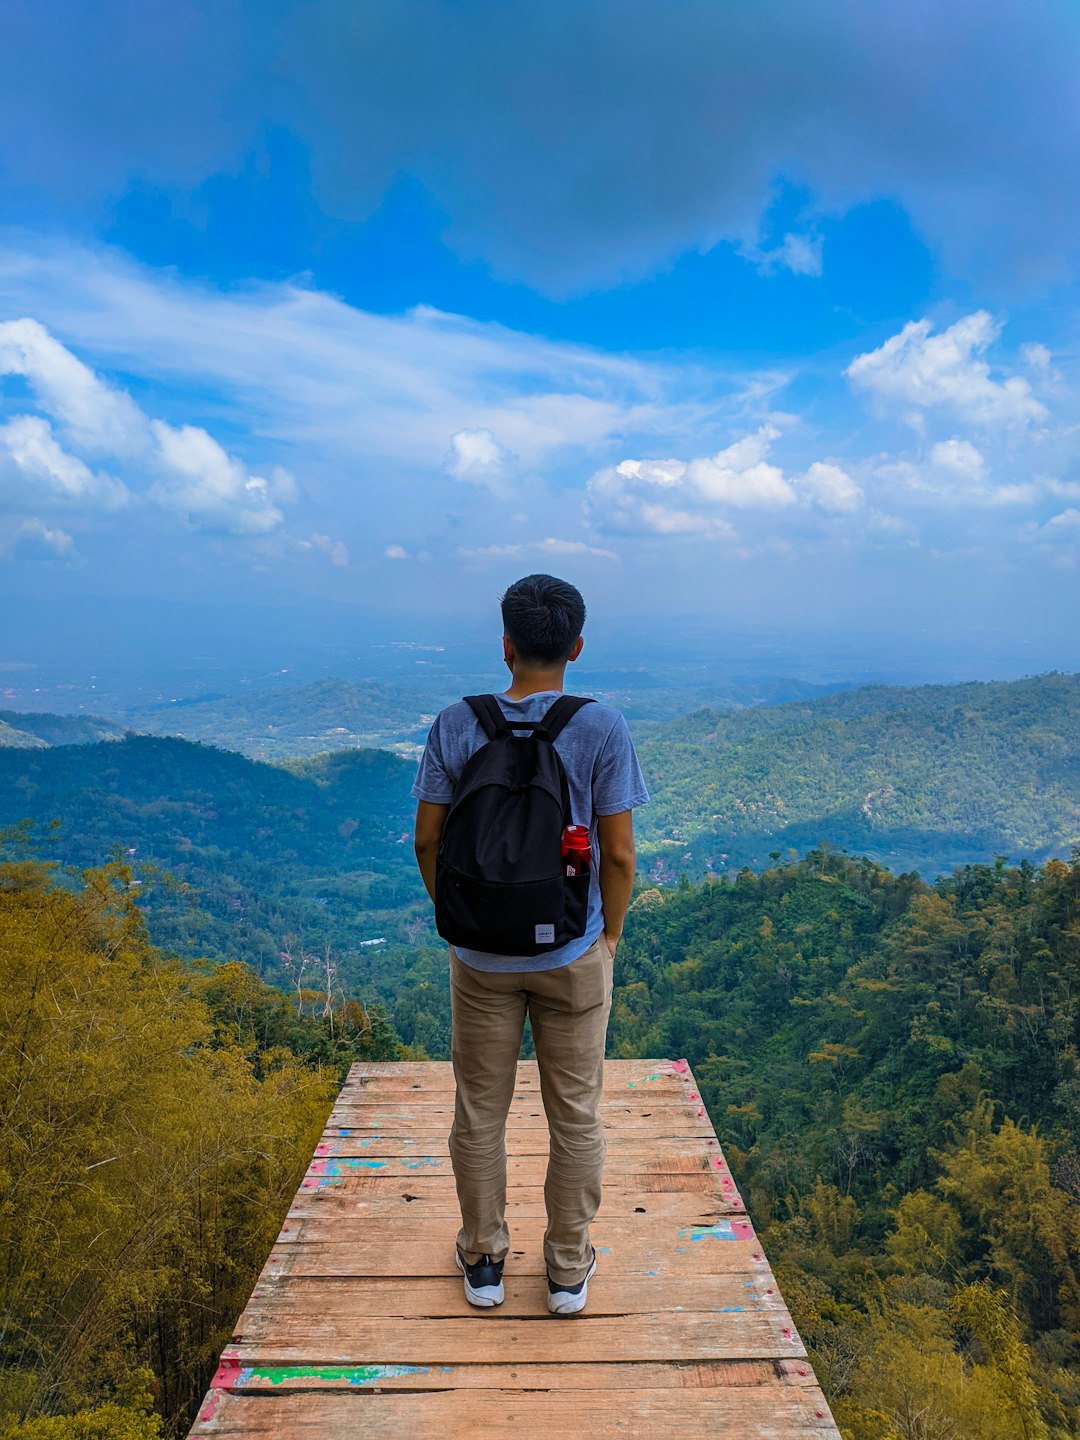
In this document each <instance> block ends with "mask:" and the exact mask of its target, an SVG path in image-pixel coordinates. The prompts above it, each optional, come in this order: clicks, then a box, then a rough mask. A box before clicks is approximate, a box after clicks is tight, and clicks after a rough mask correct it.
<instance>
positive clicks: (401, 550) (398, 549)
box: [383, 545, 409, 560]
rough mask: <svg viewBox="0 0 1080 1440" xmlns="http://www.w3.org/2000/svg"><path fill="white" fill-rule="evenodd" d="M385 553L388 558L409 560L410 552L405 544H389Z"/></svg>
mask: <svg viewBox="0 0 1080 1440" xmlns="http://www.w3.org/2000/svg"><path fill="white" fill-rule="evenodd" d="M383 555H384V556H385V557H386V559H387V560H407V559H408V558H409V552H408V551H407V550H406V549H405V546H404V545H387V547H386V549H385V550H384V551H383Z"/></svg>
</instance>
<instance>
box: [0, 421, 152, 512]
mask: <svg viewBox="0 0 1080 1440" xmlns="http://www.w3.org/2000/svg"><path fill="white" fill-rule="evenodd" d="M128 498H129V497H128V491H127V489H126V487H125V486H124V485H123V484H122V483H121V482H120V481H119V480H116V479H114V478H113V476H111V475H106V474H104V473H102V472H100V471H93V470H91V469H90V467H89V466H88V465H87V464H86V463H85V462H84V461H82V460H80V459H79V457H78V456H77V455H72V454H69V453H68V451H66V450H65V449H64V448H63V446H62V445H60V443H59V442H58V441H57V439H56V436H55V435H54V434H53V431H52V426H51V425H50V424H49V422H48V421H47V420H44V419H42V417H41V416H40V415H16V416H15V417H14V419H12V420H9V421H8V422H7V423H6V424H4V425H0V505H3V506H4V507H5V508H8V509H11V508H15V509H23V508H27V507H29V508H32V509H37V508H39V507H40V506H43V505H45V506H49V507H50V508H55V509H76V510H92V511H110V510H117V509H119V508H120V506H122V505H123V504H124V503H125V502H126V501H127V499H128Z"/></svg>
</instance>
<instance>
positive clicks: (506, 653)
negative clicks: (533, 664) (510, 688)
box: [503, 635, 517, 673]
mask: <svg viewBox="0 0 1080 1440" xmlns="http://www.w3.org/2000/svg"><path fill="white" fill-rule="evenodd" d="M516 659H517V651H516V650H515V649H514V642H513V641H512V640H511V639H510V636H509V635H504V636H503V660H504V661H505V663H506V667H507V669H508V670H510V671H511V673H512V672H513V669H514V661H515V660H516Z"/></svg>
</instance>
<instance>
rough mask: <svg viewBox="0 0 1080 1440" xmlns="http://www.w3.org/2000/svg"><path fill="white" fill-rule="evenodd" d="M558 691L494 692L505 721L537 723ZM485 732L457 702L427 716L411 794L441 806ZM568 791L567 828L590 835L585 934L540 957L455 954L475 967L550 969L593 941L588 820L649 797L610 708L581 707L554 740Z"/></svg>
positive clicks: (595, 869) (600, 920)
mask: <svg viewBox="0 0 1080 1440" xmlns="http://www.w3.org/2000/svg"><path fill="white" fill-rule="evenodd" d="M561 693H562V692H561V691H559V690H541V691H538V692H537V694H535V695H527V696H526V697H525V699H524V700H510V699H509V698H508V697H507V696H506V695H505V694H504V695H497V696H496V697H495V698H496V699H497V700H498V702H499V705H500V706H501V707H502V711H503V714H504V715H505V716H506V717H507V719H508V720H515V719H517V720H542V719H543V717H544V714H545V713H546V711H547V710H549V709H550V707H551V706H552V705H553V704H554V703H555V701H556V700H557V699H558V697H559V695H560V694H561ZM486 743H487V737H486V736H485V734H484V732H483V730H482V729H481V727H480V722H479V720H477V718H476V716H475V715H474V714H473V712H472V709H471V708H470V707H469V706H468V705H466V704H465V701H464V700H459V701H457V703H456V704H454V705H448V706H447V707H446V709H445V710H442V711H440V712H439V714H438V715H437V716H436V717H435V723H434V725H432V727H431V733H430V734H429V735H428V739H427V746H426V747H425V749H424V754H423V757H422V758H421V761H420V770H419V772H418V774H417V776H416V783H415V784H414V785H413V787H412V793H413V794H414V795H415V796H416V798H417V799H418V800H427V801H429V802H430V803H431V804H433V805H449V803H450V801H451V800H452V799H453V798H454V787H455V786H456V785H457V782H458V778H459V777H460V775H461V771H462V769H463V767H464V765H465V762H466V760H468V759H469V757H470V756H471V755H472V754H473V753H474V752H475V751H476V750H479V748H480V746H481V745H485V744H486ZM555 749H556V750H557V751H558V752H559V758H560V759H561V760H562V763H563V769H564V770H565V771H566V781H567V785H568V787H569V790H570V808H571V810H572V812H573V816H574V824H575V825H587V826H588V827H589V834H590V835H591V837H592V849H593V863H592V870H591V878H590V883H589V911H588V917H587V920H586V924H585V934H584V935H583V936H581V938H580V939H579V940H571V941H570V942H569V943H568V944H566V945H563V946H561V947H560V948H559V949H558V950H549V951H547V953H546V954H544V955H494V954H491V953H490V952H489V951H486V950H463V949H458V947H457V946H455V947H454V950H455V953H456V954H457V955H458V957H459V958H460V959H461V960H462V961H463V962H464V963H465V964H466V965H471V966H472V967H473V969H475V970H555V969H557V968H558V967H559V966H560V965H569V963H570V962H571V960H576V959H577V958H578V956H579V955H584V953H585V951H586V950H588V948H589V946H590V945H594V944H595V943H596V941H597V940H598V939H599V937H600V932H601V931H602V930H603V928H604V913H603V904H602V902H601V898H600V873H599V871H600V851H599V847H598V845H597V839H596V817H597V816H598V815H618V814H620V813H621V812H622V811H623V810H632V809H633V808H634V807H635V806H636V805H644V804H645V802H646V801H647V800H648V798H649V792H648V791H647V790H646V788H645V781H644V779H643V777H642V774H641V767H640V766H639V765H638V760H637V755H636V754H635V753H634V744H633V741H632V740H631V739H630V732H629V730H628V729H627V728H626V721H625V720H624V719H623V717H622V716H621V715H620V714H619V712H618V710H613V709H612V708H611V706H610V705H600V704H598V703H596V702H594V703H593V704H591V705H583V706H582V708H581V709H580V710H579V711H578V712H577V714H576V715H575V716H574V718H573V719H572V720H571V721H570V722H569V724H568V725H567V726H566V728H565V729H564V730H563V732H562V734H561V735H559V736H558V738H557V739H556V741H555Z"/></svg>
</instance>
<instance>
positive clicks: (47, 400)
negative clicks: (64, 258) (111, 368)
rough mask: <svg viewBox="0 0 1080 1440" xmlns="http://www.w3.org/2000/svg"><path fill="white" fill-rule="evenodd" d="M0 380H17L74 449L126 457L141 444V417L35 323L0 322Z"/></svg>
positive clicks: (122, 394) (131, 404) (143, 424)
mask: <svg viewBox="0 0 1080 1440" xmlns="http://www.w3.org/2000/svg"><path fill="white" fill-rule="evenodd" d="M0 375H21V376H23V377H24V378H25V379H26V381H27V382H28V384H29V386H30V388H31V390H32V391H33V393H34V395H35V397H36V399H37V402H38V405H39V407H40V408H41V409H42V410H44V411H45V413H46V414H47V415H50V416H52V418H53V419H54V420H55V421H56V422H57V423H58V424H59V425H60V426H61V428H62V429H63V431H64V432H65V433H66V435H67V437H68V438H69V440H70V441H71V442H72V443H74V444H75V445H76V446H77V447H78V448H80V449H83V450H89V451H91V452H95V453H105V454H109V455H128V454H131V453H133V452H135V451H137V450H138V449H140V448H141V447H142V446H143V445H144V444H145V443H146V417H145V415H143V413H142V411H141V410H140V409H139V407H138V406H137V405H136V404H135V402H134V401H133V400H132V399H131V397H130V395H127V394H125V392H124V391H122V390H117V389H114V388H113V387H112V386H110V385H107V384H105V382H104V381H102V380H101V379H100V378H99V377H98V376H97V375H95V374H94V372H93V371H92V370H91V369H90V368H89V367H88V366H87V365H84V364H83V362H82V361H81V360H79V359H78V358H77V357H76V356H74V355H73V354H72V353H71V351H70V350H68V349H67V348H66V347H65V346H63V345H61V344H60V342H59V341H58V340H56V339H54V338H53V336H52V335H50V334H49V332H48V330H46V329H45V327H44V325H40V324H39V323H38V322H37V321H36V320H26V319H24V320H7V321H4V322H3V323H0Z"/></svg>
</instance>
